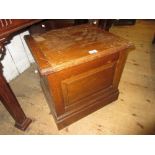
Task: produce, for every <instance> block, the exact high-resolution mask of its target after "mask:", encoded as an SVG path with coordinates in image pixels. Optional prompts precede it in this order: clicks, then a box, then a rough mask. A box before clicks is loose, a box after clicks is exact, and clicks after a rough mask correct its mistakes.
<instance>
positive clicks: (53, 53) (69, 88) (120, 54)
mask: <svg viewBox="0 0 155 155" xmlns="http://www.w3.org/2000/svg"><path fill="white" fill-rule="evenodd" d="M25 39H26V42H27V44H28V46H29V48H30V50H31V52H32V54H33V56H34V58H35V60H36V63H37V65H38V69H39V73H40V77H41V86H42V88H43V91H44V94H45V96H46V99H47V101H48V104H49V107H50V109H51V113H52V114H53V116H54V118H55V121H56V124H57V126H58V129H61V128H63V127H65V126H67V125H69V124H71V123H73V122H75V121H76V120H79V119H80V118H82V117H84V116H86V115H88V114H90V113H92V112H93V111H95V110H97V109H99V108H101V107H103V106H105V105H106V104H108V103H111V102H112V101H114V100H116V99H117V98H118V94H119V91H118V84H119V81H120V78H121V74H122V71H123V68H124V64H125V60H126V57H127V54H128V51H129V50H131V49H132V48H133V44H131V43H130V42H128V41H126V40H124V39H122V38H120V37H118V36H115V35H113V34H111V33H109V32H106V31H103V30H102V29H100V28H98V27H97V26H95V25H92V24H84V25H80V26H74V27H68V28H63V29H58V30H52V31H49V32H46V33H43V34H41V35H34V36H32V37H31V36H26V37H25ZM91 50H96V51H97V52H96V53H94V54H90V53H89V51H91Z"/></svg>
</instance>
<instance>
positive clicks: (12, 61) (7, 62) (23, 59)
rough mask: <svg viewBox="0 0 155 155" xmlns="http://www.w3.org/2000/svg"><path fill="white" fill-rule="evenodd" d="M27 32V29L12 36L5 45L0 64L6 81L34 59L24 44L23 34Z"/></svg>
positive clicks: (28, 65)
mask: <svg viewBox="0 0 155 155" xmlns="http://www.w3.org/2000/svg"><path fill="white" fill-rule="evenodd" d="M27 34H29V32H28V31H25V32H22V33H20V34H18V35H16V36H14V37H13V39H12V40H11V42H10V43H9V44H8V45H7V46H6V55H5V57H4V60H3V61H2V64H3V66H4V68H3V74H4V76H5V78H6V79H7V81H8V82H9V81H11V80H12V79H14V78H16V77H17V76H18V75H20V74H21V73H22V72H24V71H25V70H26V69H27V68H29V67H30V65H31V63H33V62H34V59H33V57H32V55H31V53H30V51H29V49H28V47H27V45H26V42H25V40H24V38H23V37H24V35H27Z"/></svg>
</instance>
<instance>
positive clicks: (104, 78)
mask: <svg viewBox="0 0 155 155" xmlns="http://www.w3.org/2000/svg"><path fill="white" fill-rule="evenodd" d="M114 68H115V65H114V64H108V65H103V66H100V67H98V68H95V69H92V70H89V71H87V72H84V73H82V74H79V75H76V76H73V77H71V78H69V79H66V80H63V81H62V91H63V97H64V102H65V106H69V105H71V104H74V103H75V102H77V101H79V100H81V99H83V98H85V97H87V96H90V95H92V94H93V93H95V92H98V91H100V90H103V89H105V88H107V87H110V86H111V85H112V81H113V75H114V70H115V69H114Z"/></svg>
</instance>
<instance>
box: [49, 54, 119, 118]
mask: <svg viewBox="0 0 155 155" xmlns="http://www.w3.org/2000/svg"><path fill="white" fill-rule="evenodd" d="M118 57H119V53H115V54H112V55H109V56H105V57H103V58H99V59H96V60H93V61H91V62H87V63H84V64H81V65H78V66H74V67H70V68H68V69H65V70H62V71H59V72H57V73H53V74H49V75H47V79H48V80H47V81H48V85H49V88H50V89H51V91H50V92H51V96H53V101H54V102H53V103H55V105H53V106H54V107H55V110H56V113H57V116H61V115H63V114H64V113H65V112H67V111H72V110H75V109H76V108H80V107H81V108H82V107H83V106H85V105H89V101H90V99H91V98H92V99H93V97H92V96H95V94H96V96H95V98H96V99H97V98H100V96H103V97H106V95H108V93H107V94H106V93H105V92H106V90H107V89H109V92H110V91H114V90H113V77H114V73H115V68H116V63H117V60H118ZM52 88H54V89H52ZM104 93H105V94H104ZM90 104H91V103H90ZM54 113H55V112H54Z"/></svg>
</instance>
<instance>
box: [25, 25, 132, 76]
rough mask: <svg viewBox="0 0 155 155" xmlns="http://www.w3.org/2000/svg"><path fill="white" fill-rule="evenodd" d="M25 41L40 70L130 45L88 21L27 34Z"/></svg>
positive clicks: (101, 55) (86, 60)
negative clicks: (77, 24)
mask: <svg viewBox="0 0 155 155" xmlns="http://www.w3.org/2000/svg"><path fill="white" fill-rule="evenodd" d="M26 42H27V44H28V46H29V48H30V49H31V52H32V54H33V56H34V58H35V60H36V62H37V64H38V66H39V69H40V72H41V73H42V74H47V73H49V72H50V73H51V72H56V71H60V70H62V69H64V68H68V67H72V66H75V65H78V64H81V63H84V62H88V61H91V60H94V59H96V58H99V57H103V56H105V55H109V54H112V53H115V52H118V51H122V50H124V49H127V48H130V47H133V44H131V43H130V42H128V41H127V40H125V39H122V38H120V37H118V36H115V35H113V34H111V33H109V32H106V31H104V30H101V29H100V28H97V27H96V26H94V25H90V24H86V25H80V26H73V27H68V28H63V29H57V30H51V31H49V32H46V33H44V34H41V35H34V36H32V37H31V36H27V37H26Z"/></svg>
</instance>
